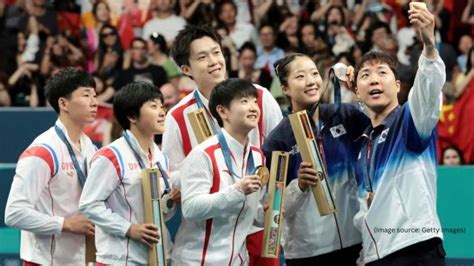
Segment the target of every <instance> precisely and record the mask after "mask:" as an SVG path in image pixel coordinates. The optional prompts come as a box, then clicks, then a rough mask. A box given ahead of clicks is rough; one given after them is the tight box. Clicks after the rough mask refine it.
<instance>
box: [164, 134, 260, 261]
mask: <svg viewBox="0 0 474 266" xmlns="http://www.w3.org/2000/svg"><path fill="white" fill-rule="evenodd" d="M222 132H223V134H224V136H225V138H226V141H227V143H228V146H229V149H230V150H231V154H232V158H233V160H232V164H233V166H232V167H233V169H234V171H235V172H236V174H237V175H239V176H242V175H243V174H244V173H245V172H246V169H247V165H248V162H249V160H250V159H252V160H253V162H254V166H259V165H264V156H263V153H262V152H261V150H260V149H259V148H257V147H255V146H252V145H250V146H249V145H247V147H244V146H242V145H241V144H240V143H239V142H238V141H237V140H235V139H234V138H232V137H231V136H230V135H229V134H228V133H227V132H226V131H225V130H224V129H222ZM250 150H251V151H252V154H251V158H250V159H249V151H250ZM181 171H182V172H183V173H186V175H183V176H182V180H181V182H182V183H181V184H182V186H181V189H182V190H181V200H182V211H183V216H184V219H183V221H182V223H181V226H180V228H179V230H178V234H177V236H176V239H175V243H176V244H175V249H174V251H173V265H199V264H201V265H242V264H248V253H247V249H246V247H245V240H246V237H247V235H248V234H249V232H250V231H251V230H252V228H253V224H254V222H255V221H256V220H258V221H260V222H261V220H263V211H262V208H261V205H260V198H261V196H262V192H261V191H257V192H255V193H252V194H249V195H247V196H246V195H245V194H243V193H242V192H240V191H238V190H237V188H236V186H235V183H236V182H239V180H240V179H239V178H235V177H232V176H231V175H230V174H229V170H228V169H227V166H226V164H225V161H224V157H223V153H222V150H221V147H220V145H219V142H218V140H217V137H216V136H213V137H211V138H209V139H207V140H206V141H204V142H203V143H201V144H200V145H198V146H196V147H195V148H194V149H193V151H192V152H191V153H190V154H189V156H188V157H187V158H186V160H185V162H184V163H183V168H182V170H181Z"/></svg>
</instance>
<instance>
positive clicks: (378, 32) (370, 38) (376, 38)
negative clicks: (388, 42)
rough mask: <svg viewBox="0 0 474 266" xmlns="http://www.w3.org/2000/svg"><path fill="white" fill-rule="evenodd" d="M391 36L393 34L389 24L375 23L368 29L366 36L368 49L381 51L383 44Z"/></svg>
mask: <svg viewBox="0 0 474 266" xmlns="http://www.w3.org/2000/svg"><path fill="white" fill-rule="evenodd" d="M391 34H392V32H391V31H390V27H389V25H388V24H387V23H384V22H381V21H378V22H375V23H374V24H372V25H371V26H370V27H369V28H368V29H367V33H366V36H365V37H366V38H365V47H366V49H368V51H381V49H380V46H382V44H381V43H382V42H383V40H384V39H385V38H387V37H388V36H389V35H391Z"/></svg>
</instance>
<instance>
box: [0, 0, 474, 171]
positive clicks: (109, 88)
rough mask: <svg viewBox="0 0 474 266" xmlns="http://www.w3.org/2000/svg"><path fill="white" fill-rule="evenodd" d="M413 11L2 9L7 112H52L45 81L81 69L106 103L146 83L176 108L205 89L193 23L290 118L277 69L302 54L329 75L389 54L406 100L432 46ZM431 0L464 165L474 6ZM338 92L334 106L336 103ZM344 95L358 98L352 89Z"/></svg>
mask: <svg viewBox="0 0 474 266" xmlns="http://www.w3.org/2000/svg"><path fill="white" fill-rule="evenodd" d="M408 2H409V0H215V1H211V0H61V1H52V0H16V1H15V0H0V51H1V54H2V56H0V106H32V107H35V106H44V105H45V104H46V103H45V99H44V96H43V87H44V84H45V81H46V80H47V79H48V78H49V77H50V76H51V75H53V74H54V73H55V72H57V71H58V70H60V69H62V68H64V67H68V66H77V67H81V68H83V69H86V70H87V71H89V72H90V73H91V74H93V75H94V77H95V79H96V83H97V93H98V99H99V101H100V102H102V103H103V106H107V104H110V103H111V101H112V99H113V95H114V93H115V92H116V91H117V90H119V89H120V88H121V87H122V86H123V85H125V84H127V83H129V82H131V81H138V80H147V81H150V82H152V83H153V84H154V85H155V86H156V87H157V88H159V89H160V90H161V92H162V93H163V95H164V101H165V105H166V107H167V108H168V109H169V108H171V107H172V106H173V105H174V104H176V103H177V102H178V101H179V99H180V98H182V97H183V96H184V95H186V94H187V93H189V92H190V91H192V90H193V89H194V87H195V85H194V83H193V81H192V80H191V79H189V78H187V77H186V76H184V75H183V74H182V73H181V71H180V68H179V67H178V66H177V65H176V64H175V63H174V61H173V60H172V59H171V57H170V54H169V48H170V46H171V45H172V44H173V40H174V38H175V36H176V34H177V32H178V31H179V30H181V29H182V28H184V26H185V25H186V24H188V23H189V24H194V25H196V24H207V25H212V26H213V27H214V28H215V29H216V31H217V32H218V33H219V34H220V35H221V36H222V39H223V42H222V44H223V49H224V54H225V58H226V61H227V69H228V75H229V77H240V78H243V79H247V80H250V81H252V82H254V83H257V84H260V85H262V86H264V87H266V88H268V89H269V90H270V92H271V93H272V95H273V96H274V97H275V98H276V99H277V101H278V102H279V103H280V104H281V106H282V109H285V108H286V104H287V103H286V98H285V97H284V95H283V93H282V91H281V86H280V83H279V80H278V78H276V77H275V72H274V69H273V63H274V62H275V61H277V60H278V59H280V58H282V57H284V56H285V55H287V54H290V53H295V52H300V53H305V54H308V55H310V56H311V57H312V58H313V60H314V61H315V62H316V63H317V66H318V68H319V70H320V72H321V73H326V75H327V73H328V71H329V69H330V67H331V66H332V65H333V64H335V63H337V62H343V63H345V64H348V65H355V64H356V63H357V62H358V61H359V59H360V58H361V56H362V55H363V54H364V53H365V52H367V51H371V50H379V51H384V52H386V53H389V54H391V55H393V56H394V57H395V58H397V59H398V61H399V62H400V65H401V66H400V69H399V72H400V81H401V84H402V86H401V91H400V93H399V101H400V103H404V102H405V101H406V98H407V96H408V92H409V89H410V87H411V85H412V83H413V79H414V76H415V72H416V66H417V65H418V64H417V63H416V61H417V60H418V57H419V55H420V53H421V49H422V47H421V45H420V42H419V40H418V39H417V38H418V37H417V33H416V32H415V30H414V29H413V27H411V25H410V24H409V22H408V19H407V18H408ZM424 2H426V3H427V6H428V8H429V10H430V11H431V12H432V13H433V14H434V15H435V16H436V36H437V40H436V42H437V49H438V51H439V53H440V55H441V57H442V59H443V60H444V62H445V64H446V72H447V82H446V84H445V89H444V105H443V112H442V117H441V118H440V127H439V132H440V133H439V134H440V142H439V145H440V149H439V150H440V151H442V150H444V149H446V148H448V147H455V148H456V149H458V150H459V151H460V152H461V158H462V157H464V159H465V160H463V162H467V163H474V159H472V157H474V151H473V150H474V137H473V136H472V134H468V132H470V130H471V128H472V129H473V130H474V126H470V125H467V124H472V123H467V122H466V121H467V119H468V118H466V117H467V115H465V114H466V113H468V114H469V112H467V111H466V110H472V109H474V94H473V93H472V92H471V91H473V90H474V89H473V88H472V87H473V86H474V82H473V80H474V79H473V75H474V70H473V68H472V65H473V62H474V55H473V36H474V0H456V1H455V0H444V1H443V0H425V1H424ZM326 75H323V77H326ZM326 80H327V78H326ZM330 91H331V90H330V89H329V90H328V91H327V93H326V94H325V97H324V101H326V102H331V101H332V100H333V99H332V93H330ZM471 95H472V96H471ZM342 98H343V101H344V102H355V101H356V98H355V95H354V94H353V93H352V92H351V91H350V90H348V89H346V88H343V93H342ZM103 117H104V118H105V119H106V120H108V119H109V118H110V117H111V114H110V113H109V112H105V114H104V116H103ZM96 126H97V125H96ZM460 138H461V143H459V139H460ZM466 138H467V139H466ZM104 141H105V142H106V141H107V140H104ZM463 153H464V154H463ZM441 157H442V156H441V153H440V161H441V162H442V160H441Z"/></svg>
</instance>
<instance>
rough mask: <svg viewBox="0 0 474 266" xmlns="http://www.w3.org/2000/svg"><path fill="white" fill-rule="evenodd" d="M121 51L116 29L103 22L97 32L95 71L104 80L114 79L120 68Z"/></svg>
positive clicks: (121, 65)
mask: <svg viewBox="0 0 474 266" xmlns="http://www.w3.org/2000/svg"><path fill="white" fill-rule="evenodd" d="M123 53H124V51H123V48H122V44H121V43H120V39H119V36H118V32H117V29H116V28H115V27H114V26H112V25H110V24H105V25H104V26H103V27H102V29H100V34H99V49H98V51H97V55H96V62H97V63H96V66H97V71H96V73H97V74H98V75H99V76H101V77H102V78H103V79H104V80H110V79H111V80H114V79H115V78H116V76H117V75H118V73H119V72H120V70H122V67H123Z"/></svg>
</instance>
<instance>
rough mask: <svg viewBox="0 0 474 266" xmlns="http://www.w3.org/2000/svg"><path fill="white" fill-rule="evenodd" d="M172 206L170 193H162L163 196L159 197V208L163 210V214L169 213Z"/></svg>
mask: <svg viewBox="0 0 474 266" xmlns="http://www.w3.org/2000/svg"><path fill="white" fill-rule="evenodd" d="M173 207H174V201H173V199H172V198H171V197H170V194H169V193H167V194H164V195H163V197H161V208H162V210H163V214H164V215H166V214H169V213H171V211H172V210H173Z"/></svg>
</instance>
